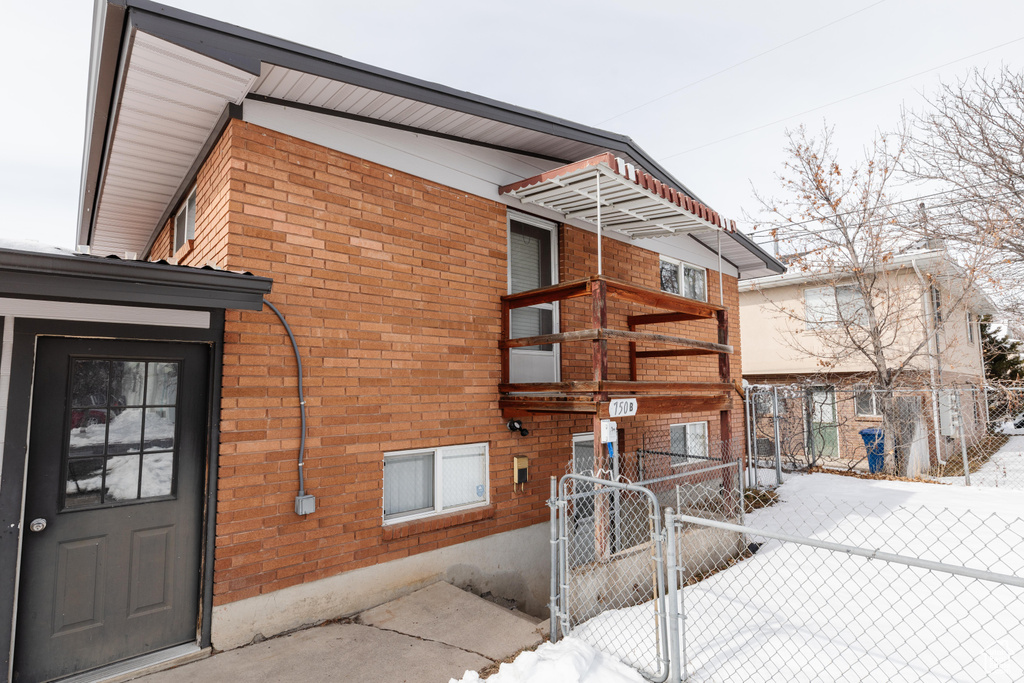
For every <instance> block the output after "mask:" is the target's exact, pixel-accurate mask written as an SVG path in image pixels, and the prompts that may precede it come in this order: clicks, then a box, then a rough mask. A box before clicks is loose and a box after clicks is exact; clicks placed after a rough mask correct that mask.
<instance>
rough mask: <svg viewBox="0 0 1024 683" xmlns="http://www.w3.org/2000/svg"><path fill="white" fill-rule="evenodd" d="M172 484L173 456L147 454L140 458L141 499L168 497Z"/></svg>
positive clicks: (170, 454) (167, 454)
mask: <svg viewBox="0 0 1024 683" xmlns="http://www.w3.org/2000/svg"><path fill="white" fill-rule="evenodd" d="M173 483H174V454H173V453H152V454H151V453H147V454H146V455H145V456H143V458H142V482H141V484H142V492H141V496H142V497H143V498H153V497H155V496H169V495H171V491H172V488H173Z"/></svg>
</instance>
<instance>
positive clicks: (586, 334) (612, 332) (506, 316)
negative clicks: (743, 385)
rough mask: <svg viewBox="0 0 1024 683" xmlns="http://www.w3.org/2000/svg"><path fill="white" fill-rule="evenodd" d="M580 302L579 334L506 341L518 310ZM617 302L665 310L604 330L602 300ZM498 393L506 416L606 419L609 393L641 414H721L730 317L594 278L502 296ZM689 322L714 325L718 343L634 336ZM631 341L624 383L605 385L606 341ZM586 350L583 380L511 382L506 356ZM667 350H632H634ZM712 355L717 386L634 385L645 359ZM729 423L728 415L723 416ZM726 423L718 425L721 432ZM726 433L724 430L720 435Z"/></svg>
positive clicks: (728, 385) (727, 380) (725, 402)
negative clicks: (626, 399)
mask: <svg viewBox="0 0 1024 683" xmlns="http://www.w3.org/2000/svg"><path fill="white" fill-rule="evenodd" d="M582 297H589V298H590V304H591V305H590V311H591V314H590V325H589V326H588V328H587V329H584V330H574V331H569V332H559V333H557V334H544V335H538V336H534V337H519V338H515V339H511V338H510V337H509V328H510V317H511V311H512V310H513V309H516V308H523V307H526V306H535V305H537V304H544V303H553V302H555V301H565V300H568V299H576V298H582ZM609 299H616V300H621V301H628V302H631V303H635V304H641V305H644V306H649V307H653V308H656V309H661V311H663V312H658V313H645V314H640V315H630V316H628V317H627V318H626V324H627V327H628V328H629V329H627V330H617V329H610V328H609V327H608V301H609ZM501 320H502V329H501V343H500V346H501V383H500V384H499V386H498V390H499V392H500V394H501V399H500V405H501V408H502V411H503V412H504V414H505V416H506V417H520V416H523V415H528V414H531V413H582V414H591V415H593V416H594V417H595V419H599V418H602V417H603V418H607V417H608V407H609V403H610V400H611V398H612V395H616V396H632V397H642V398H639V400H638V403H639V404H640V406H641V410H642V412H643V413H644V414H648V415H649V414H664V413H674V412H690V411H704V410H715V409H720V410H723V411H727V410H728V406H729V405H730V401H729V398H730V397H729V393H730V392H731V391H733V390H735V389H736V387H735V386H734V385H733V384H732V382H731V377H730V368H729V357H730V355H731V354H732V352H733V348H732V346H730V345H729V317H728V312H727V311H726V310H725V308H723V307H721V306H716V305H714V304H709V303H705V302H702V301H696V300H694V299H687V298H685V297H681V296H678V295H675V294H670V293H668V292H662V291H659V290H653V289H648V288H646V287H641V286H639V285H635V284H632V283H629V282H624V281H622V280H617V279H615V278H610V277H607V276H603V275H598V276H594V277H589V278H583V279H579V280H572V281H569V282H563V283H560V284H557V285H553V286H551V287H544V288H542V289H534V290H530V291H526V292H519V293H517V294H509V295H507V296H503V297H501ZM687 320H714V321H716V324H717V330H718V341H717V342H707V341H700V340H697V339H688V338H686V337H680V336H675V335H669V334H661V333H654V332H644V331H638V329H637V328H643V327H644V326H646V325H654V324H658V323H670V322H681V321H687ZM609 340H624V341H628V342H629V380H628V381H621V380H609V378H608V341H609ZM586 342H589V343H590V344H591V350H592V363H591V377H590V379H589V380H576V381H566V382H516V383H512V382H510V381H509V350H510V349H513V348H519V347H525V346H537V345H542V344H565V343H586ZM638 343H643V344H649V345H654V346H662V347H670V348H665V349H658V350H643V351H638V350H637V344H638ZM700 355H717V356H718V375H719V381H718V382H679V381H638V380H637V364H638V362H640V361H642V360H643V359H647V358H671V357H680V356H700ZM723 420H725V422H726V423H727V422H728V416H727V415H726V414H723ZM725 426H726V425H725V424H723V427H725ZM725 433H727V432H725Z"/></svg>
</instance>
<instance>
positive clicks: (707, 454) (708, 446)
mask: <svg viewBox="0 0 1024 683" xmlns="http://www.w3.org/2000/svg"><path fill="white" fill-rule="evenodd" d="M695 425H704V435H703V436H704V442H705V443H704V446H705V450H704V457H705V458H709V457H711V436H710V432H709V431H708V421H707V420H697V421H694V422H677V423H675V424H671V425H669V426H668V433H669V439H670V440H671V435H672V428H673V427H683V428H684V433H685V434H686V440H687V442H689V440H690V427H693V426H695ZM671 449H672V447H671V445H670V446H669V450H670V451H671ZM671 460H672V456H671V455H670V456H669V461H670V464H671V465H672V467H685V466H687V465H692V464H693V463H687V462H680V463H674V462H671Z"/></svg>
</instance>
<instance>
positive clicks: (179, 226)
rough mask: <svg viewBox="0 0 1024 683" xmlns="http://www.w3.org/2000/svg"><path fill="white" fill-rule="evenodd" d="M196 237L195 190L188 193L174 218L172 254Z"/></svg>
mask: <svg viewBox="0 0 1024 683" xmlns="http://www.w3.org/2000/svg"><path fill="white" fill-rule="evenodd" d="M195 236H196V190H195V188H192V191H191V192H189V193H188V197H187V198H186V199H185V201H183V202H182V203H181V208H180V209H178V213H177V214H175V216H174V253H175V254H177V253H178V250H179V249H181V248H182V247H183V246H184V245H185V243H186V242H187V241H188V240H191V239H195Z"/></svg>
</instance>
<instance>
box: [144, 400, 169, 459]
mask: <svg viewBox="0 0 1024 683" xmlns="http://www.w3.org/2000/svg"><path fill="white" fill-rule="evenodd" d="M174 427H175V425H174V408H146V427H145V438H144V439H143V442H144V443H145V449H146V450H147V451H166V450H170V449H172V448H174Z"/></svg>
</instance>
